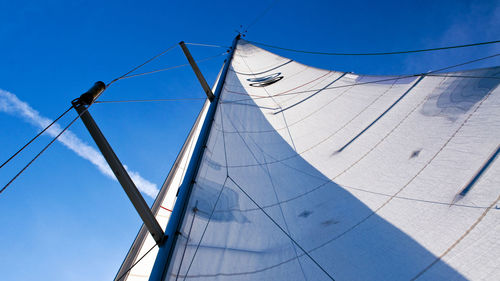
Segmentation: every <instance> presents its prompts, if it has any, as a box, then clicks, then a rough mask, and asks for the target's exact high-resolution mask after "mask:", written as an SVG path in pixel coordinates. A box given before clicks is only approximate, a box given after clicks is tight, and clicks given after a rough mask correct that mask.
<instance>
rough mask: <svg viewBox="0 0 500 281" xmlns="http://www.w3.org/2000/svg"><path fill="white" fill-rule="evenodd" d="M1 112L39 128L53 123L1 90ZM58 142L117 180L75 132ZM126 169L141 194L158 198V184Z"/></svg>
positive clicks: (56, 127)
mask: <svg viewBox="0 0 500 281" xmlns="http://www.w3.org/2000/svg"><path fill="white" fill-rule="evenodd" d="M0 112H5V113H8V114H11V115H14V116H17V117H21V118H22V119H23V120H24V121H26V122H28V123H30V124H32V125H34V126H35V127H38V128H45V127H46V126H47V125H49V124H50V123H51V122H52V120H50V119H49V118H46V117H43V116H41V115H40V113H39V112H38V111H36V110H35V109H33V108H32V107H31V106H29V104H27V103H26V102H23V101H21V100H20V99H19V98H18V97H17V96H16V95H14V94H12V93H10V92H7V91H3V90H0ZM61 130H62V128H61V127H60V126H59V125H57V124H54V125H53V126H52V127H51V128H50V129H48V130H47V134H48V135H50V136H52V137H55V136H56V135H57V134H58V133H59V132H61ZM57 140H58V141H59V142H60V143H62V144H63V145H64V146H66V147H67V148H69V149H70V150H72V151H73V152H75V153H76V154H77V155H78V156H80V157H82V158H84V159H86V160H88V161H90V163H92V164H94V166H96V167H97V169H98V170H99V171H100V172H101V173H103V174H104V175H106V176H108V177H110V178H112V179H115V180H116V178H115V176H114V174H113V172H112V171H111V169H110V168H109V166H108V164H107V163H106V160H104V157H103V156H102V155H101V153H100V152H99V151H97V150H96V149H94V148H93V147H91V146H90V145H88V144H87V143H85V142H84V141H82V140H81V139H80V138H78V137H77V136H76V135H75V134H74V133H73V132H71V131H69V130H68V131H66V132H65V133H64V134H62V135H61V136H60V137H59V138H58V139H57ZM125 168H126V169H127V171H128V173H129V175H130V177H131V178H132V180H133V181H134V183H135V184H136V185H137V188H139V190H140V191H141V192H143V193H144V194H146V195H148V196H150V197H152V198H155V197H156V195H157V194H158V187H157V186H156V184H154V183H152V182H150V181H148V180H146V179H144V178H143V177H141V175H140V174H139V173H137V172H134V171H131V170H129V169H128V168H127V166H125Z"/></svg>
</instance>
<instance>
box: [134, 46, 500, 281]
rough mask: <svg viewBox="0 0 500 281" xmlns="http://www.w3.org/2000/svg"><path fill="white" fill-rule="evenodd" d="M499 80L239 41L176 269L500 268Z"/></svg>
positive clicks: (429, 276) (248, 275)
mask: <svg viewBox="0 0 500 281" xmlns="http://www.w3.org/2000/svg"><path fill="white" fill-rule="evenodd" d="M499 83H500V67H496V68H487V69H478V70H471V71H462V72H453V73H445V74H442V73H441V74H439V75H435V74H429V75H425V76H412V77H405V76H393V77H388V76H367V75H357V74H352V73H344V72H336V71H328V70H322V69H317V68H314V67H310V66H306V65H303V64H300V63H298V62H295V61H292V60H290V59H287V58H283V57H280V56H277V55H275V54H272V53H270V52H267V51H265V50H263V49H260V48H258V47H256V46H254V45H251V44H249V43H247V42H245V41H244V40H240V41H239V44H238V46H237V49H236V52H235V54H234V58H233V60H232V62H231V68H230V71H229V72H228V74H227V77H226V79H225V84H224V89H223V91H222V94H221V97H220V101H219V105H218V108H217V112H216V116H215V120H214V123H213V125H212V128H211V131H210V135H209V140H208V144H207V148H206V150H205V152H204V154H203V158H202V162H201V166H200V168H199V171H198V174H197V176H196V179H195V184H194V187H193V192H192V194H191V198H190V200H189V203H188V208H187V213H186V214H185V217H184V220H183V222H182V226H181V229H180V234H179V238H178V239H177V244H176V246H175V249H174V252H173V256H172V262H171V263H170V265H169V267H168V268H167V269H166V270H167V271H166V274H165V278H166V280H332V279H335V280H412V279H418V280H466V279H474V280H480V279H481V280H483V279H484V280H499V279H500V242H499V239H498V236H499V234H500V204H499V203H498V200H499V196H500V188H499V186H500V163H499V161H498V157H497V155H498V153H499V143H500V141H499V140H500V90H499V89H498V84H499ZM497 204H499V205H497ZM129 280H132V279H129ZM134 280H135V279H134ZM141 280H142V279H141Z"/></svg>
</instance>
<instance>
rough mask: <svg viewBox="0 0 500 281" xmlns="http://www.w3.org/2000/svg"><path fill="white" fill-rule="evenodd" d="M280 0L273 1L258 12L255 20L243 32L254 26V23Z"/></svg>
mask: <svg viewBox="0 0 500 281" xmlns="http://www.w3.org/2000/svg"><path fill="white" fill-rule="evenodd" d="M278 1H279V0H274V1H273V2H271V3H270V4H269V5H268V6H267V8H266V9H265V10H263V11H262V12H261V13H260V14H258V15H257V16H256V17H255V18H254V20H253V21H252V22H251V23H250V24H249V25H248V26H247V27H246V28H245V31H244V32H243V33H246V32H247V31H248V30H249V29H250V27H252V26H253V25H255V24H256V23H257V22H258V21H259V20H261V19H262V18H263V17H264V16H265V15H266V14H267V13H268V12H269V10H271V8H272V7H273V6H274V5H275V4H276V3H278Z"/></svg>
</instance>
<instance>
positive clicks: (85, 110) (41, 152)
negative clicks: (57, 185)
mask: <svg viewBox="0 0 500 281" xmlns="http://www.w3.org/2000/svg"><path fill="white" fill-rule="evenodd" d="M176 46H177V44H175V45H172V46H171V47H169V48H167V49H166V50H164V51H162V52H160V53H159V54H157V55H155V56H153V57H151V58H150V59H148V60H146V61H145V62H143V63H142V64H140V65H138V66H136V67H134V68H132V69H131V70H129V71H128V72H126V73H125V74H123V75H122V76H119V77H117V78H115V79H113V80H111V82H109V83H108V84H107V85H106V88H105V89H107V88H108V87H109V86H110V85H112V84H113V83H115V82H117V81H119V80H121V79H124V78H125V77H126V76H127V75H129V74H131V73H132V72H134V71H136V70H137V69H139V68H141V67H143V66H144V65H146V64H148V63H150V62H151V61H153V60H155V59H157V58H159V57H161V56H162V55H164V54H165V53H167V52H168V51H170V50H172V49H173V48H174V47H176ZM103 92H104V91H103ZM101 94H102V93H101ZM99 96H100V95H99ZM99 96H98V97H96V99H97V98H99ZM91 106H92V104H90V105H89V106H87V108H85V109H84V110H83V111H82V113H80V114H78V116H77V117H75V118H74V119H73V120H72V121H71V122H70V123H69V124H68V125H67V126H66V127H64V128H63V129H62V130H61V132H59V133H58V134H57V135H56V136H55V137H54V138H52V140H51V141H50V142H49V143H48V144H47V145H46V146H45V147H44V148H43V149H42V150H41V151H40V152H38V154H37V155H35V157H33V159H31V160H30V161H29V162H28V163H27V164H26V165H25V166H24V167H23V168H22V169H21V170H20V171H19V172H18V173H17V174H16V175H15V176H14V177H13V178H12V179H11V180H10V181H9V182H7V184H6V185H4V186H3V187H2V188H1V189H0V194H1V193H2V192H4V191H5V189H7V187H9V185H10V184H12V182H14V181H15V180H16V179H17V178H18V177H19V176H20V175H21V174H22V173H23V172H24V171H26V169H27V168H28V167H29V166H31V164H33V162H34V161H35V160H36V159H38V157H40V156H41V155H42V154H43V153H44V152H45V151H46V150H47V149H48V148H49V147H50V146H51V145H52V144H53V143H54V142H55V141H56V140H57V139H58V138H59V137H60V136H61V135H62V134H63V133H64V132H66V131H67V130H68V129H69V128H70V127H71V126H72V125H73V124H74V123H75V122H76V120H78V119H79V118H80V116H82V114H84V113H85V112H87V110H89V108H90V107H91ZM72 108H73V106H71V107H70V108H68V109H67V110H66V111H65V112H64V113H63V114H61V116H59V117H58V118H56V119H55V120H54V121H53V122H52V123H51V124H49V125H48V126H47V127H46V128H45V129H44V130H43V131H42V132H40V133H38V134H37V135H36V136H35V137H34V138H33V139H32V140H30V141H29V142H28V143H27V144H26V145H24V146H23V147H22V148H21V149H20V150H19V151H18V152H16V153H15V155H13V156H12V157H10V158H9V159H8V160H7V161H6V162H5V163H3V164H2V167H3V165H5V164H6V163H7V162H9V161H10V160H11V159H12V158H14V157H15V156H16V155H17V154H19V153H20V152H21V150H23V149H24V148H26V147H27V146H28V145H29V144H31V143H32V142H33V141H34V140H35V139H36V138H38V137H39V136H40V135H41V134H42V133H43V132H44V131H46V130H48V128H49V127H51V126H52V125H53V124H55V123H56V122H57V121H58V120H59V119H61V118H62V117H63V116H64V115H65V114H66V113H68V112H69V111H70V110H71V109H72Z"/></svg>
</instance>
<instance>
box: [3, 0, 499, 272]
mask: <svg viewBox="0 0 500 281" xmlns="http://www.w3.org/2000/svg"><path fill="white" fill-rule="evenodd" d="M271 2H272V1H172V2H171V3H169V2H167V1H107V2H103V1H2V2H0V38H1V43H0V54H1V55H0V94H1V92H2V91H3V92H4V93H5V92H9V93H11V94H12V95H8V97H9V101H10V102H12V101H13V99H14V97H16V98H17V99H18V101H19V102H20V103H19V102H18V103H17V104H18V105H19V104H22V105H24V103H26V104H27V105H29V106H30V108H31V109H30V110H36V111H38V113H39V117H40V118H41V117H46V118H49V119H53V118H55V117H57V116H58V115H59V114H60V113H61V112H62V111H64V110H65V109H66V108H67V107H69V105H70V102H71V100H72V99H74V98H76V97H78V96H79V95H80V94H81V93H82V92H84V91H85V90H86V89H88V88H89V87H90V86H91V85H92V84H93V83H94V82H95V81H97V80H102V81H105V82H109V81H110V80H111V79H113V78H115V77H117V76H119V75H121V74H123V73H124V72H126V71H127V70H129V69H130V68H131V67H133V66H135V65H137V64H139V63H141V62H143V61H144V60H145V59H147V58H149V57H151V56H153V55H154V54H156V53H158V52H160V51H162V50H164V49H166V48H168V47H169V46H171V45H173V44H176V43H177V42H179V41H181V40H184V41H186V42H199V43H211V44H220V45H229V44H230V43H231V41H232V39H233V37H234V36H235V35H236V32H235V30H237V29H239V28H240V25H243V26H246V25H248V24H249V23H251V22H252V21H253V20H254V19H255V17H256V16H258V15H259V14H260V13H261V12H262V11H263V10H265V9H266V7H267V6H268V5H269V3H271ZM246 38H247V39H249V40H254V41H259V42H265V43H269V44H274V45H279V46H284V47H289V48H296V49H304V50H317V51H338V52H371V51H392V50H405V49H419V48H431V47H439V46H447V45H454V44H466V43H474V42H481V41H491V40H498V39H500V1H462V0H461V1H456V0H455V1H406V2H405V1H312V0H311V1H295V0H291V1H278V2H277V3H276V4H275V5H274V6H273V7H272V8H271V9H270V10H269V12H268V13H267V14H266V15H264V16H263V17H262V18H260V20H258V21H257V22H256V23H255V24H254V25H253V26H252V27H251V28H250V29H249V30H248V34H247V37H246ZM499 45H500V44H497V45H489V46H481V47H474V48H469V49H456V50H450V51H441V52H435V53H422V54H413V55H397V56H384V57H371V58H370V57H325V56H314V55H305V54H298V53H290V52H286V51H278V50H271V51H275V52H277V53H279V54H281V55H283V56H287V57H290V58H293V59H295V60H298V61H300V62H303V63H305V64H309V65H313V66H316V67H321V68H327V69H334V70H344V71H353V72H357V73H366V74H407V73H416V72H418V73H419V72H426V71H429V70H432V69H436V68H440V67H444V66H448V65H451V64H456V63H460V62H463V61H466V60H470V59H474V58H478V57H482V56H487V55H492V54H495V53H499V52H500V46H499ZM190 49H191V52H192V54H193V55H194V57H195V58H204V57H208V56H213V55H217V54H220V53H222V52H223V51H224V49H220V48H207V47H195V46H190ZM185 62H186V59H185V57H184V56H183V55H182V52H181V51H180V49H179V48H176V49H174V50H173V51H171V52H169V53H167V54H166V55H165V56H163V57H161V58H160V59H158V60H156V61H155V62H154V63H152V64H151V65H148V66H147V67H146V68H144V69H143V70H144V71H147V70H153V69H156V68H162V67H168V66H173V65H177V64H182V63H185ZM222 62H223V57H222V56H221V57H218V58H216V59H213V60H210V61H207V62H203V63H201V64H200V68H201V70H202V72H203V73H204V75H205V77H206V79H207V81H208V82H209V83H210V84H212V83H213V82H214V80H215V77H216V75H217V73H218V71H219V69H220V67H221V65H222ZM497 65H500V59H498V58H496V59H492V60H488V61H484V62H481V63H477V64H474V65H468V66H465V67H462V69H468V68H476V67H486V66H497ZM6 96H7V94H3V98H4V99H3V100H2V99H1V97H2V96H1V95H0V129H1V132H2V133H1V134H0V146H1V149H0V162H3V161H4V160H5V159H7V158H8V157H9V156H10V155H11V154H12V153H13V152H15V151H16V150H17V149H18V148H19V147H20V146H21V145H22V144H23V143H24V142H26V141H27V140H28V139H29V138H31V137H32V136H33V135H34V134H36V133H37V132H38V130H39V129H38V127H37V126H36V124H33V121H32V120H31V121H30V119H27V117H26V116H24V117H23V116H22V114H21V113H20V111H19V110H17V111H16V110H14V111H12V110H11V111H10V112H9V111H8V110H7V109H5V104H4V109H3V110H2V102H4V103H5V101H6V98H5V97H6ZM197 97H204V94H203V92H202V90H201V87H200V86H199V84H198V82H197V81H196V78H195V76H194V74H193V73H192V71H191V69H189V68H186V67H185V68H178V69H175V70H171V71H166V72H162V73H157V74H152V75H148V76H141V77H137V78H131V79H126V80H122V81H119V82H117V83H115V84H114V85H113V86H111V87H110V88H109V89H108V90H107V91H106V92H105V94H104V95H103V96H102V98H101V99H102V100H123V99H150V98H197ZM16 101H17V100H16ZM201 105H202V101H183V102H162V103H160V102H157V103H122V104H96V105H95V106H93V107H92V110H91V112H92V114H93V116H94V118H95V119H96V121H97V122H98V124H99V125H100V127H101V129H102V131H103V132H104V134H105V135H106V137H107V138H108V140H109V142H110V143H111V145H112V146H113V148H114V149H115V151H116V153H117V155H118V156H119V157H120V159H121V160H122V162H123V163H125V164H126V165H127V166H128V167H129V169H130V170H132V171H135V172H137V173H139V174H140V176H141V177H142V178H143V179H144V180H145V181H148V182H150V183H151V184H153V185H156V186H157V187H159V186H161V184H162V182H163V181H164V179H165V177H166V175H167V173H168V171H169V169H170V166H171V165H172V162H173V160H174V159H175V156H176V155H177V152H178V151H179V149H180V147H181V145H182V143H183V141H184V139H185V137H186V135H187V133H188V130H189V129H190V127H191V125H192V123H193V122H194V119H195V117H196V114H197V112H198V111H199V109H200V108H201ZM28 111H29V110H28ZM29 112H31V113H33V111H29ZM74 116H75V113H74V112H71V113H70V114H68V116H67V118H64V119H63V120H61V125H65V124H67V123H68V122H69V121H70V120H71V119H72V118H74ZM40 118H38V120H40ZM71 132H72V133H73V134H74V135H75V136H76V137H77V138H79V139H80V140H81V141H82V142H83V143H86V144H87V145H90V146H91V147H94V145H93V143H92V141H91V139H90V138H89V135H88V132H87V131H86V130H85V129H84V128H83V125H82V124H81V122H80V121H78V122H77V123H75V125H74V126H73V127H72V128H71ZM48 141H50V137H49V136H43V137H41V138H40V139H39V140H38V141H37V142H36V143H35V144H34V145H32V146H31V147H30V148H29V149H28V150H26V151H25V152H23V153H22V154H21V155H20V157H18V158H16V159H15V160H14V161H12V162H11V163H9V164H8V165H7V166H5V167H4V168H2V169H1V170H0V184H1V185H3V184H5V183H6V182H7V181H8V180H9V179H10V178H11V177H12V176H13V175H15V173H16V172H17V171H18V170H19V169H20V168H22V166H23V165H24V164H25V163H26V162H27V161H29V160H30V159H31V157H33V156H34V155H35V154H36V153H37V152H38V151H39V150H40V149H41V148H42V147H43V145H45V144H46V143H47V142H48ZM73 144H74V143H73ZM79 147H82V146H79ZM87 158H89V157H87ZM102 171H103V169H102V167H101V170H99V168H98V167H96V165H95V163H94V164H92V163H91V162H89V161H88V159H84V157H83V158H82V156H81V155H80V156H79V155H77V154H76V153H75V152H74V151H72V150H70V149H68V147H66V146H64V145H62V144H61V143H55V144H54V145H53V146H52V147H51V148H50V149H49V150H48V151H47V152H46V153H45V154H43V155H42V156H41V157H40V159H38V160H37V161H36V162H35V163H34V164H33V165H32V166H31V167H30V168H29V169H28V170H27V171H26V172H25V173H24V174H23V175H22V176H21V177H20V178H19V179H18V180H17V181H15V182H14V183H13V184H12V185H11V186H10V187H9V188H8V189H7V190H6V191H5V192H4V193H2V194H0V226H1V227H0V272H2V280H30V279H37V280H110V279H112V278H113V277H114V275H115V274H116V271H117V270H118V267H119V265H120V264H121V262H122V260H123V258H124V257H125V254H126V252H127V251H128V249H129V247H130V245H131V243H132V241H133V239H134V237H135V235H136V233H137V231H138V229H139V227H140V225H141V221H140V219H139V217H138V215H137V214H136V213H135V210H134V209H133V207H132V205H131V203H130V202H129V200H128V199H127V197H126V195H125V194H124V192H123V190H122V189H121V187H120V186H119V185H118V183H117V182H116V181H114V180H112V179H111V178H110V177H109V176H106V175H105V173H103V172H102ZM145 199H146V201H147V202H148V203H149V204H151V203H152V202H153V199H152V197H151V196H148V195H146V194H145Z"/></svg>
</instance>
